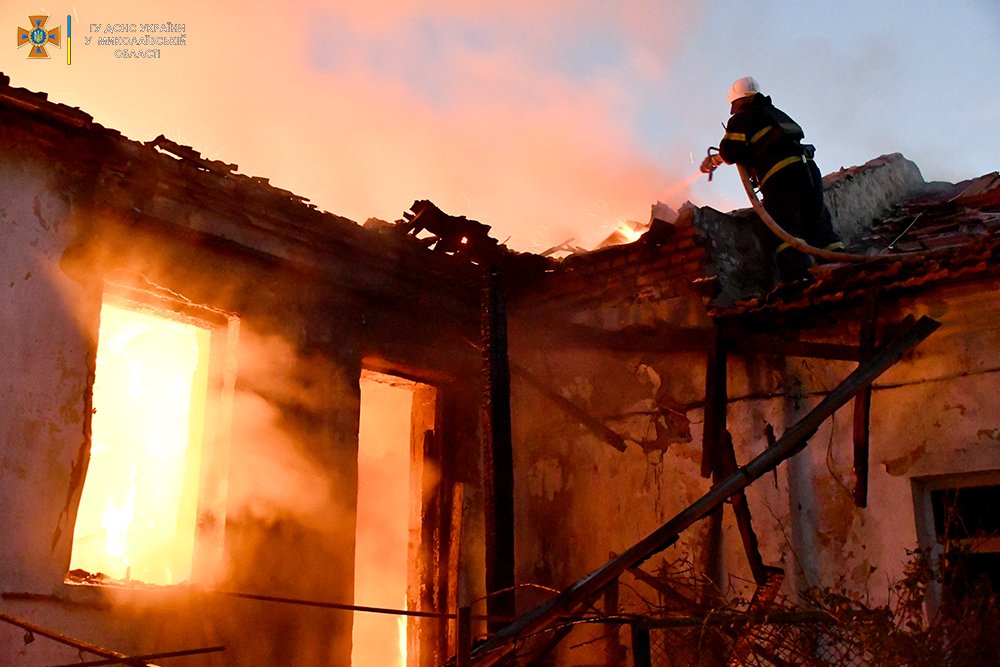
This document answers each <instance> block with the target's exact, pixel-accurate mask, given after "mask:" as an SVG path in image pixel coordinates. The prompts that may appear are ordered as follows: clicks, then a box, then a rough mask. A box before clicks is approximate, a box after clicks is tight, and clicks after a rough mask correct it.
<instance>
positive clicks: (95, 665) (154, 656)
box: [52, 646, 226, 667]
mask: <svg viewBox="0 0 1000 667" xmlns="http://www.w3.org/2000/svg"><path fill="white" fill-rule="evenodd" d="M225 650H226V647H225V646H208V647H206V648H189V649H186V650H183V651H167V652H165V653H149V654H147V655H135V656H132V659H133V660H159V659H160V658H184V657H187V656H191V655H204V654H205V653H221V652H222V651H225ZM120 664H122V661H121V660H117V659H115V658H106V659H104V660H91V661H89V662H68V663H66V664H65V665H53V666H52V667H99V666H102V665H120ZM125 664H128V663H125Z"/></svg>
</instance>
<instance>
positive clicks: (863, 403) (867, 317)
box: [853, 290, 878, 507]
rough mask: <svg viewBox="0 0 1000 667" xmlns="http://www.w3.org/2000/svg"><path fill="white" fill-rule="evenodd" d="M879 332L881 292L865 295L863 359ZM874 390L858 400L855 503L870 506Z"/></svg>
mask: <svg viewBox="0 0 1000 667" xmlns="http://www.w3.org/2000/svg"><path fill="white" fill-rule="evenodd" d="M877 329H878V290H872V291H870V292H868V293H867V294H866V295H865V305H864V314H863V316H862V319H861V334H860V340H859V344H858V349H859V351H860V353H861V360H862V361H863V360H865V359H867V358H869V357H871V355H872V354H873V353H874V351H875V335H876V331H877ZM871 404H872V387H871V385H868V386H867V387H865V388H864V390H863V391H862V392H861V393H859V394H858V395H857V397H855V399H854V433H853V441H854V494H853V495H854V504H855V505H856V506H858V507H867V506H868V452H869V430H870V426H871Z"/></svg>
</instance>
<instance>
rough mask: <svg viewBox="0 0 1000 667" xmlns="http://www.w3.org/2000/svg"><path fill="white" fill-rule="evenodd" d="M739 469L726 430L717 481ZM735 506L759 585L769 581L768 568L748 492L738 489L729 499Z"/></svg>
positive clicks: (721, 444) (749, 559)
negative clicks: (754, 526)
mask: <svg viewBox="0 0 1000 667" xmlns="http://www.w3.org/2000/svg"><path fill="white" fill-rule="evenodd" d="M737 470H739V465H738V464H737V462H736V450H735V449H734V448H733V437H732V435H730V434H729V431H726V432H725V433H724V434H723V437H722V439H721V441H720V442H719V469H718V472H719V474H718V476H717V477H716V478H715V481H716V482H720V481H722V480H724V479H726V478H727V477H729V476H731V475H733V474H734V473H735V472H736V471H737ZM729 500H730V503H731V504H732V506H733V513H734V514H735V515H736V527H737V528H738V529H739V531H740V539H741V540H742V541H743V550H744V551H745V552H746V555H747V561H748V562H749V563H750V572H751V573H752V574H753V580H754V582H755V583H756V584H757V586H763V585H764V584H765V583H767V568H766V567H765V566H764V559H763V558H762V557H761V555H760V544H759V542H758V541H757V533H755V532H754V529H753V520H752V517H751V516H750V504H749V503H747V496H746V493H744V492H743V491H737V492H736V493H735V494H733V497H732V498H730V499H729Z"/></svg>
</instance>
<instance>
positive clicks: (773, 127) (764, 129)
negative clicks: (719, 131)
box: [719, 93, 805, 185]
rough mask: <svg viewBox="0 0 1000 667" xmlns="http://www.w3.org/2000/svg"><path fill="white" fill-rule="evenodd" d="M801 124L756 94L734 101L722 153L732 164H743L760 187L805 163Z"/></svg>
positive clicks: (767, 98)
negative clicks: (787, 170) (791, 166)
mask: <svg viewBox="0 0 1000 667" xmlns="http://www.w3.org/2000/svg"><path fill="white" fill-rule="evenodd" d="M804 136H805V133H804V132H803V131H802V128H801V127H799V124H798V123H796V122H795V121H794V120H792V119H791V118H790V117H789V116H788V114H786V113H785V112H783V111H781V110H780V109H778V108H777V107H775V106H774V105H773V104H771V98H770V97H768V96H766V95H762V94H760V93H757V94H756V95H754V96H753V97H744V98H740V99H738V100H736V101H735V102H733V107H732V117H731V118H730V119H729V123H728V124H727V125H726V134H725V135H724V136H723V137H722V141H721V142H719V154H720V155H721V156H722V159H723V160H725V161H726V162H728V163H729V164H733V163H738V164H742V165H744V166H745V167H747V168H748V169H749V170H750V173H751V175H753V176H754V177H755V178H756V180H757V183H758V185H761V184H763V183H764V181H766V180H767V179H768V178H770V177H771V176H773V175H774V174H775V173H776V172H778V171H779V170H781V169H783V168H785V167H787V166H789V165H791V164H794V163H796V162H804V161H805V158H804V157H803V151H802V145H801V143H800V142H801V140H802V139H803V137H804Z"/></svg>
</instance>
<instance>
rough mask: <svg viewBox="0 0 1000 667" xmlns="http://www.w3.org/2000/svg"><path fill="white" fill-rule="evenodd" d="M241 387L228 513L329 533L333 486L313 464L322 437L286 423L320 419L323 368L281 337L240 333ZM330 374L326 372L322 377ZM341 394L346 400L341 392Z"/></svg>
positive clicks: (335, 505) (323, 469)
mask: <svg viewBox="0 0 1000 667" xmlns="http://www.w3.org/2000/svg"><path fill="white" fill-rule="evenodd" d="M237 355H238V359H239V361H238V363H239V371H238V377H239V380H238V382H237V385H236V391H235V396H234V399H233V424H232V433H231V442H230V443H219V444H220V445H221V446H228V447H229V449H230V451H231V454H230V456H231V458H232V459H234V462H233V464H231V466H230V468H231V470H232V471H233V474H232V475H231V476H230V482H229V489H228V494H227V502H226V506H227V512H228V513H229V514H230V515H232V516H235V517H239V518H240V519H241V520H248V519H251V520H253V521H256V522H260V523H263V524H274V523H278V522H280V521H288V520H290V521H294V522H295V523H298V524H300V525H302V526H305V527H307V528H309V529H311V530H316V531H319V532H328V531H330V530H331V529H332V524H331V521H330V520H329V515H330V514H334V515H340V514H344V512H342V511H338V504H339V503H338V500H337V498H336V494H335V493H334V488H333V483H334V478H333V477H332V476H331V471H330V468H329V466H326V465H324V463H323V462H322V461H320V460H318V459H317V454H316V450H317V449H319V447H318V446H316V445H314V446H313V447H312V448H307V447H306V446H305V445H304V442H308V441H310V440H313V441H315V440H317V439H320V440H321V439H322V436H323V430H322V429H321V428H317V429H315V430H314V431H313V432H311V433H308V432H306V433H303V432H302V431H301V428H302V427H301V425H298V424H293V423H290V419H289V418H290V416H291V415H295V414H305V413H309V414H314V415H315V414H321V411H323V410H324V409H326V408H327V407H328V406H326V405H325V402H326V401H328V400H329V399H330V396H329V392H328V391H324V390H323V389H322V387H324V386H325V385H326V384H327V382H326V379H325V378H321V377H319V373H321V372H322V371H320V369H321V368H323V365H322V364H318V363H316V362H315V360H305V359H302V358H300V356H299V355H298V354H296V352H295V350H294V349H293V348H292V346H291V345H289V344H288V343H287V342H286V341H285V340H284V339H283V338H281V337H279V336H273V335H272V336H264V335H260V334H255V333H254V332H253V331H251V330H247V329H245V328H244V329H243V331H241V334H240V341H239V349H238V352H237ZM326 370H329V369H326ZM344 393H345V394H346V392H344Z"/></svg>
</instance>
